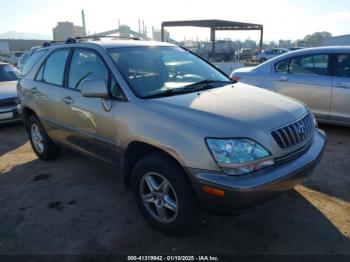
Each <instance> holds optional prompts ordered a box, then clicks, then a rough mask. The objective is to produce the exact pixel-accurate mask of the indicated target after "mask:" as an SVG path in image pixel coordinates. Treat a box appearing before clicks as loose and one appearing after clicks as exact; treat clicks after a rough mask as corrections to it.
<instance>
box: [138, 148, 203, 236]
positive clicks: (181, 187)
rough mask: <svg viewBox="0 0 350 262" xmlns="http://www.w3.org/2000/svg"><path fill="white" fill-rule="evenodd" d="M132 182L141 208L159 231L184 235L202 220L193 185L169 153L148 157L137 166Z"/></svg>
mask: <svg viewBox="0 0 350 262" xmlns="http://www.w3.org/2000/svg"><path fill="white" fill-rule="evenodd" d="M131 181H132V190H133V195H134V198H135V201H136V204H137V206H138V208H139V209H140V211H141V213H142V215H143V216H144V217H145V219H146V220H147V221H148V222H149V223H150V224H151V225H152V226H153V227H155V228H156V229H158V230H159V231H161V232H163V233H166V234H171V235H179V234H184V233H187V231H188V230H189V229H191V228H193V226H194V225H195V224H197V223H198V221H199V217H200V215H199V214H200V212H199V207H198V205H197V203H196V201H195V197H194V193H193V191H192V188H191V185H190V183H189V182H188V180H187V178H186V176H185V174H184V172H183V170H182V169H181V168H180V167H179V166H178V165H177V164H176V163H175V162H174V161H173V160H172V159H169V157H167V156H166V155H164V154H161V153H155V154H151V155H148V156H145V157H144V158H143V159H141V160H140V161H139V162H138V163H137V164H136V166H135V168H134V169H133V172H132V180H131Z"/></svg>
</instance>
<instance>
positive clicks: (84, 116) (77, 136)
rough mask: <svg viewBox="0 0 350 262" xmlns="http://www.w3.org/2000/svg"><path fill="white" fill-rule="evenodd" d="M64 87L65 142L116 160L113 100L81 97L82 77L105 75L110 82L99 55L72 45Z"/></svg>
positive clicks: (106, 158) (107, 82)
mask: <svg viewBox="0 0 350 262" xmlns="http://www.w3.org/2000/svg"><path fill="white" fill-rule="evenodd" d="M67 73H68V79H67V88H66V89H65V91H64V94H63V96H62V101H63V102H64V110H63V111H62V115H63V118H64V124H65V127H66V134H65V139H66V142H67V143H68V144H69V145H70V146H73V147H75V148H76V149H78V150H80V151H83V152H85V153H88V154H91V155H94V156H95V157H98V158H102V159H104V160H107V161H109V162H113V163H115V162H116V161H115V160H116V159H117V156H118V152H119V151H118V148H117V147H116V145H115V135H114V119H113V112H114V110H113V107H114V106H115V103H116V102H115V101H114V100H111V99H109V98H108V99H101V98H93V97H84V96H83V95H82V94H81V92H80V89H81V84H82V82H83V81H84V80H85V79H90V78H92V79H93V78H98V79H101V78H102V79H104V80H105V82H106V84H107V85H110V83H111V74H110V72H109V70H108V67H107V65H106V64H105V63H104V60H103V59H102V57H101V56H100V55H99V54H98V53H97V52H96V51H94V50H92V49H88V48H75V49H74V52H73V54H72V57H71V62H70V66H69V68H68V70H67Z"/></svg>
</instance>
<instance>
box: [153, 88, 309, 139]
mask: <svg viewBox="0 0 350 262" xmlns="http://www.w3.org/2000/svg"><path fill="white" fill-rule="evenodd" d="M149 101H150V104H149V105H150V106H151V107H152V108H153V109H154V110H160V111H161V112H168V113H169V114H171V115H172V116H177V117H180V118H182V119H184V120H187V121H190V122H192V123H197V124H200V125H201V126H202V127H208V126H211V128H214V129H220V130H225V131H227V129H229V130H228V131H233V130H242V129H245V130H249V128H254V129H255V130H256V129H259V130H261V129H263V130H271V129H274V128H276V127H280V126H282V125H285V124H288V123H291V122H293V121H295V120H297V119H299V118H300V117H301V116H303V115H304V114H305V113H306V112H307V109H306V107H305V105H303V104H301V103H300V102H298V101H296V100H294V99H291V98H288V97H286V96H283V95H280V94H277V93H273V92H270V91H267V90H264V89H261V88H257V87H253V86H250V85H246V84H243V83H237V84H234V85H232V84H231V85H227V86H224V87H220V88H214V89H210V90H206V91H201V92H199V93H197V92H195V93H190V94H183V95H177V96H171V97H164V98H160V99H152V100H149ZM230 133H231V132H229V133H228V134H230Z"/></svg>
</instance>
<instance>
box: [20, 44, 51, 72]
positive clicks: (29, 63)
mask: <svg viewBox="0 0 350 262" xmlns="http://www.w3.org/2000/svg"><path fill="white" fill-rule="evenodd" d="M46 53H47V50H39V51H36V52H34V53H33V54H32V55H31V56H30V57H29V58H28V61H27V62H26V63H25V65H24V67H23V70H22V73H21V75H22V76H25V75H27V74H28V73H29V71H30V70H32V68H33V66H34V65H35V64H36V63H37V62H38V61H39V59H40V58H41V57H43V55H45V54H46Z"/></svg>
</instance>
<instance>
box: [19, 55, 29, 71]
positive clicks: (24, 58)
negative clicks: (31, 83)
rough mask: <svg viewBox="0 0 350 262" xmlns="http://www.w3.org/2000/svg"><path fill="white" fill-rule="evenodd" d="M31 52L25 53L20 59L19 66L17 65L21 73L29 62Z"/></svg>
mask: <svg viewBox="0 0 350 262" xmlns="http://www.w3.org/2000/svg"><path fill="white" fill-rule="evenodd" d="M29 56H30V55H29V52H24V53H23V54H22V55H21V57H20V58H19V61H18V64H17V68H18V70H19V71H22V69H23V67H24V64H25V63H26V62H27V61H28V58H29Z"/></svg>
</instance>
